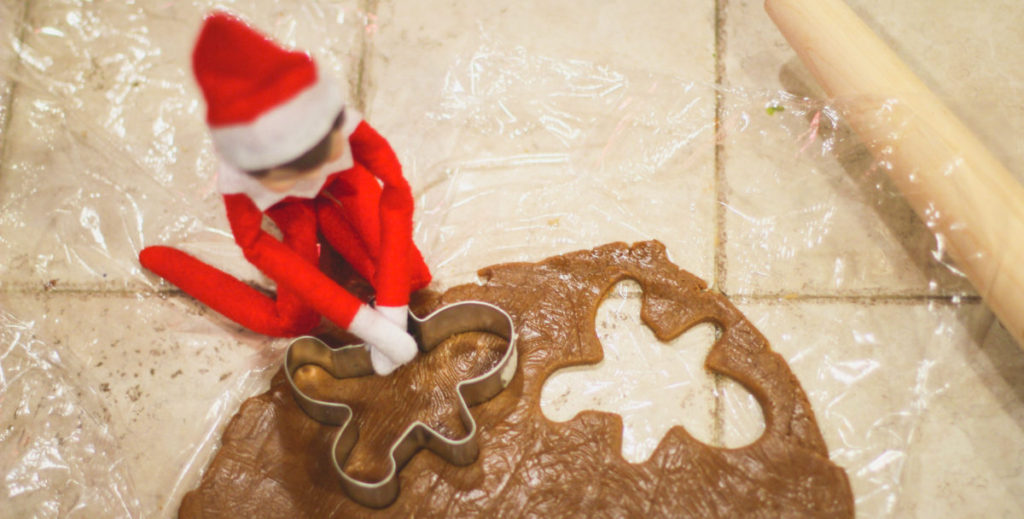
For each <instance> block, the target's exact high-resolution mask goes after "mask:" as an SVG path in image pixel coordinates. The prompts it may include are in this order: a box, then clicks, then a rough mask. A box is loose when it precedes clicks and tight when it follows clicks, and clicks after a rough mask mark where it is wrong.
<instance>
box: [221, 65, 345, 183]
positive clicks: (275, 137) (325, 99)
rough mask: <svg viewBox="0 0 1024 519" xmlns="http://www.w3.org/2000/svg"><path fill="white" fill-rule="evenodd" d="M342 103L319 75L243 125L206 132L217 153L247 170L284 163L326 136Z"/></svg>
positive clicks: (335, 86)
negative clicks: (294, 93) (301, 88)
mask: <svg viewBox="0 0 1024 519" xmlns="http://www.w3.org/2000/svg"><path fill="white" fill-rule="evenodd" d="M343 105H344V100H343V99H342V95H341V88H340V87H339V86H338V83H337V82H336V81H335V80H333V79H332V78H330V77H327V76H322V75H321V76H320V77H319V78H318V79H317V81H316V83H314V84H313V85H312V86H310V87H309V88H307V89H306V90H304V91H302V92H300V93H299V94H298V95H296V96H295V97H293V98H291V99H289V100H288V101H285V102H284V103H281V104H280V105H278V106H275V107H274V108H272V109H270V110H268V111H267V112H265V113H264V114H263V115H260V116H259V117H258V118H257V119H256V120H254V121H252V122H250V123H246V124H233V125H229V126H218V127H215V128H211V129H210V134H211V135H212V136H213V145H214V147H215V148H217V152H218V153H219V154H220V156H221V157H223V158H224V159H225V160H227V161H228V162H230V163H231V164H232V165H233V166H235V167H237V168H239V169H242V170H247V171H252V170H258V169H265V168H271V167H274V166H279V165H281V164H285V163H287V162H289V161H291V160H294V159H296V158H298V157H299V156H301V155H302V154H303V153H305V152H307V151H309V149H310V148H312V147H313V146H315V145H316V143H318V142H320V140H321V139H323V137H324V135H326V134H327V130H329V129H330V127H331V124H332V123H333V122H334V119H335V117H337V115H338V113H339V112H340V111H341V108H342V106H343Z"/></svg>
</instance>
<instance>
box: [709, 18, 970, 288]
mask: <svg viewBox="0 0 1024 519" xmlns="http://www.w3.org/2000/svg"><path fill="white" fill-rule="evenodd" d="M921 9H924V7H921ZM929 9H930V8H929ZM887 16H888V17H892V18H893V19H902V18H900V17H901V16H902V17H904V18H905V17H906V16H908V15H906V14H888V13H887ZM724 41H725V49H726V52H725V59H724V69H725V71H724V76H725V77H724V83H725V84H726V85H727V86H728V88H727V89H726V93H725V95H724V106H725V109H724V110H723V116H724V120H725V124H724V135H723V148H724V149H723V153H722V166H723V168H724V172H725V178H726V181H725V183H726V189H725V194H724V198H725V201H726V207H725V209H724V211H725V222H726V249H725V254H726V270H727V281H726V287H727V290H728V291H729V293H776V294H786V293H801V294H861V295H865V294H867V295H870V294H880V293H881V294H922V295H923V294H950V293H961V292H964V291H969V290H970V288H969V285H968V284H967V283H966V282H965V281H964V280H963V279H962V278H960V277H959V276H957V275H955V274H953V273H952V272H950V271H949V270H948V269H947V268H946V267H945V266H944V265H942V264H941V263H939V262H936V261H935V259H934V258H933V256H934V255H935V254H936V252H935V251H936V250H937V245H936V242H935V239H934V237H933V236H932V235H931V233H930V232H929V231H928V229H927V228H926V227H925V226H924V225H923V224H922V223H921V222H920V221H919V220H918V219H917V217H916V216H915V215H914V213H913V210H912V209H910V207H909V206H908V205H907V204H906V203H905V202H904V201H903V200H902V198H901V197H900V196H899V194H898V192H897V191H896V189H895V187H894V186H893V185H892V183H891V182H890V181H889V180H888V178H887V177H886V176H885V174H884V170H883V169H879V168H876V167H875V161H874V160H873V159H872V157H871V156H870V154H869V153H868V152H867V151H866V150H865V149H864V148H863V147H862V146H861V145H860V144H859V142H858V141H857V138H856V136H855V135H854V134H852V133H851V132H849V131H848V130H847V129H846V128H845V126H843V125H842V124H841V123H840V124H839V125H838V126H837V124H836V122H835V121H836V117H835V115H834V114H833V113H832V111H830V110H829V108H828V107H827V106H826V105H825V104H824V103H823V101H821V99H822V98H823V97H824V94H823V93H822V92H821V90H820V88H819V87H817V85H816V84H815V82H814V79H813V77H811V76H810V74H809V73H808V72H807V71H806V69H805V68H803V66H802V64H800V62H799V59H798V58H797V57H796V55H795V53H794V52H793V51H792V49H790V48H789V45H788V44H787V43H786V41H785V40H784V39H783V38H782V36H781V34H780V33H779V32H778V30H777V29H776V27H775V26H774V24H773V23H772V22H771V20H770V19H769V18H768V16H767V14H765V12H764V9H763V3H762V2H730V3H729V4H728V7H727V11H726V26H725V36H724ZM807 98H809V99H807ZM769 106H780V107H782V108H783V109H784V111H775V112H774V113H773V112H772V111H771V110H769V109H767V107H769Z"/></svg>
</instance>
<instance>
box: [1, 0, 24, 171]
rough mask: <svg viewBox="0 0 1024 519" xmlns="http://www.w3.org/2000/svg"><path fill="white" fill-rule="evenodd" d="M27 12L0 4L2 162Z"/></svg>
mask: <svg viewBox="0 0 1024 519" xmlns="http://www.w3.org/2000/svg"><path fill="white" fill-rule="evenodd" d="M24 12H25V4H24V3H21V2H13V1H6V2H3V3H0V34H2V35H3V38H2V39H0V160H2V157H3V152H4V149H5V148H6V146H5V145H4V139H5V135H6V132H5V129H6V126H7V120H8V116H9V113H8V112H9V111H10V105H11V101H12V99H11V98H12V95H13V92H12V87H13V82H12V78H14V77H15V75H16V70H17V67H18V61H17V54H16V52H15V49H16V48H17V45H18V39H19V38H20V37H21V28H22V27H23V23H22V16H23V15H24Z"/></svg>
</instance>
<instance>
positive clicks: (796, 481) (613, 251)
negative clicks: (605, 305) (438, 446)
mask: <svg viewBox="0 0 1024 519" xmlns="http://www.w3.org/2000/svg"><path fill="white" fill-rule="evenodd" d="M480 276H481V279H482V283H481V284H479V285H477V284H471V285H462V286H458V287H455V288H452V289H451V290H449V291H447V292H446V293H445V294H444V295H443V296H442V297H441V303H448V302H456V301H464V300H480V301H485V302H490V303H492V304H495V305H497V306H499V307H501V308H502V309H503V310H505V311H506V312H508V314H509V315H510V316H511V317H512V319H513V321H514V323H515V327H516V332H517V338H518V341H517V349H518V358H519V363H518V365H519V368H518V371H517V373H516V376H515V378H513V379H512V382H511V384H509V386H508V387H507V388H506V389H505V390H504V391H503V392H502V393H500V394H498V395H497V396H496V397H494V398H493V399H491V400H489V401H487V402H484V403H482V404H480V405H478V406H476V407H474V408H473V409H472V413H473V416H474V418H475V419H476V422H477V424H478V427H479V428H480V430H479V433H478V436H479V443H480V456H479V459H478V460H477V461H476V462H475V463H473V464H471V465H468V466H464V467H457V466H452V465H450V464H448V463H447V462H445V461H444V460H441V459H438V458H437V457H436V456H432V455H430V454H429V453H425V452H420V453H419V454H417V455H416V456H414V457H413V458H412V459H411V460H410V461H409V464H408V465H406V467H405V469H404V470H403V471H402V474H401V484H402V492H401V494H400V495H399V497H398V499H397V500H396V501H395V503H394V504H392V505H391V506H390V507H388V508H386V509H383V510H375V509H370V508H366V507H363V506H361V505H359V504H358V503H355V502H353V501H351V500H349V499H348V498H347V497H346V496H345V494H344V492H342V491H341V489H339V488H338V481H337V479H336V478H337V476H336V475H335V474H334V472H333V467H331V466H330V465H329V463H325V460H324V457H323V456H322V452H323V449H324V448H325V447H326V445H325V443H326V442H327V441H328V438H329V437H330V434H329V430H330V428H328V427H325V426H323V425H321V424H319V423H317V422H315V421H313V420H310V419H309V418H308V417H306V416H305V414H303V412H302V410H301V409H299V408H298V406H297V405H296V404H295V401H294V399H293V398H292V397H291V394H290V391H289V390H288V387H287V384H284V383H283V379H284V377H283V376H280V377H278V378H277V379H276V380H275V381H274V383H273V384H272V387H271V389H270V391H268V392H267V393H265V394H264V395H261V396H258V397H255V398H252V399H249V400H248V401H246V403H245V404H244V405H243V406H242V409H241V410H240V411H239V414H238V415H237V416H236V417H235V418H234V419H233V420H232V421H231V423H230V424H229V425H228V427H227V429H226V430H225V433H224V435H223V438H222V442H223V443H222V448H221V450H220V452H218V454H217V456H216V457H215V459H214V460H213V462H212V463H211V464H210V466H209V467H208V468H207V470H206V472H205V473H204V475H203V480H202V483H201V485H200V487H199V488H198V489H197V490H194V491H192V492H190V493H189V494H188V495H187V496H186V497H185V499H184V501H183V502H182V506H181V510H180V516H181V517H207V518H209V517H247V516H251V517H261V516H267V515H272V516H277V517H412V516H415V517H420V518H422V517H524V516H533V517H564V516H566V515H574V516H578V517H730V518H732V517H755V518H766V519H767V518H777V517H822V518H825V517H827V518H848V517H853V495H852V492H851V490H850V485H849V480H848V479H847V476H846V473H845V472H843V470H842V469H841V468H839V467H837V466H836V465H834V464H833V463H832V462H831V461H829V458H828V450H827V449H826V446H825V442H824V440H823V439H822V436H821V433H820V432H819V431H818V428H817V425H816V424H815V421H814V413H813V411H812V410H811V406H810V404H809V403H808V401H807V398H806V396H805V395H804V392H803V390H802V389H801V388H800V384H799V383H798V382H797V380H796V378H795V377H794V376H793V374H792V373H791V372H790V370H789V368H788V367H787V365H786V363H785V361H784V360H783V358H782V357H781V356H779V355H778V354H776V353H774V352H773V351H771V349H770V348H769V346H768V342H767V341H766V340H765V338H764V337H763V336H762V335H761V334H760V333H759V332H758V331H757V330H756V329H754V327H753V325H752V324H751V323H750V322H749V321H748V320H747V319H746V318H744V317H743V315H742V314H741V313H740V312H739V311H738V310H737V309H736V308H735V307H734V306H732V304H731V303H729V301H728V300H726V299H725V298H724V297H722V296H721V295H720V294H716V293H714V292H710V291H708V290H706V285H705V284H704V283H703V282H702V281H700V280H699V279H698V278H696V277H694V276H693V275H691V274H689V273H687V272H685V271H682V270H680V269H679V268H678V267H676V266H675V265H673V264H672V263H671V262H669V260H668V258H667V256H666V254H665V250H664V247H663V246H662V245H661V244H660V243H657V242H644V243H638V244H635V245H632V246H629V245H626V244H623V243H615V244H610V245H606V246H602V247H599V248H597V249H594V250H589V251H580V252H574V253H570V254H565V255H563V256H557V257H553V258H550V259H548V260H545V261H542V262H540V263H515V264H507V265H498V266H494V267H489V268H486V269H484V270H482V271H481V272H480ZM623 279H635V280H636V281H637V282H638V283H639V284H640V286H641V287H642V289H643V307H642V311H641V317H642V318H643V321H644V322H645V323H646V324H647V325H648V326H650V328H651V329H652V330H654V332H655V334H656V335H657V336H658V338H659V339H661V340H670V339H671V338H672V337H675V336H677V335H678V334H680V333H682V332H683V331H685V330H687V329H688V328H690V327H691V326H693V325H695V324H697V323H701V322H708V321H711V322H714V323H715V324H716V325H717V326H718V327H720V328H721V329H722V334H721V337H720V338H719V340H718V341H717V342H716V343H715V345H714V346H713V347H712V348H711V351H710V353H709V354H708V357H707V362H706V365H707V367H708V368H709V369H710V370H711V371H713V372H715V373H718V374H721V375H724V376H726V377H731V378H733V379H735V380H736V381H738V382H739V383H741V384H743V386H744V387H745V388H746V389H747V390H748V391H750V392H751V394H753V395H754V397H755V398H757V401H758V403H760V404H761V407H762V409H763V411H764V418H765V430H764V434H762V435H761V437H760V438H758V439H757V440H756V441H754V442H753V443H751V444H750V445H747V446H745V447H742V448H738V449H720V448H715V447H710V446H708V445H705V444H703V443H701V442H699V441H697V440H695V439H694V438H693V437H691V436H690V435H689V434H687V433H686V431H685V430H683V429H682V428H681V427H674V428H672V429H671V430H669V432H668V434H666V436H665V438H664V439H663V440H662V441H661V443H660V444H659V445H658V447H657V448H656V449H655V451H654V453H653V454H652V455H651V457H650V459H648V460H647V461H645V462H643V463H640V464H632V463H629V462H627V461H626V460H625V459H624V458H623V457H622V455H621V431H622V421H621V419H619V418H618V417H617V416H615V415H610V414H607V413H595V412H584V413H581V414H580V415H579V416H577V417H576V418H574V419H572V420H570V421H568V422H565V423H556V422H552V421H551V420H548V419H546V418H545V417H544V416H543V413H542V412H541V409H540V392H541V389H542V387H543V385H544V381H545V380H546V379H547V377H548V376H549V375H550V374H551V373H553V372H554V371H556V370H558V369H562V368H564V367H567V366H571V365H581V364H588V363H589V364H593V363H595V362H598V361H600V360H601V345H600V342H599V341H598V339H597V335H596V333H595V330H594V314H595V312H596V311H597V307H598V305H599V304H600V301H601V300H602V299H603V296H604V294H605V292H606V291H607V290H608V289H610V288H611V287H612V286H614V285H615V283H617V282H619V281H621V280H623ZM421 310H423V309H418V310H417V313H422V311H421ZM426 310H429V309H426Z"/></svg>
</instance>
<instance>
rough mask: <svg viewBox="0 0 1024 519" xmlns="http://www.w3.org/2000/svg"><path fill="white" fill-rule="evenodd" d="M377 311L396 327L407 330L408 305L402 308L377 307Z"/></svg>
mask: <svg viewBox="0 0 1024 519" xmlns="http://www.w3.org/2000/svg"><path fill="white" fill-rule="evenodd" d="M377 311H378V312H380V313H382V314H384V317H387V318H388V320H389V321H391V322H392V323H395V324H396V325H398V327H399V328H401V329H403V330H408V328H409V305H402V306H378V307H377Z"/></svg>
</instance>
